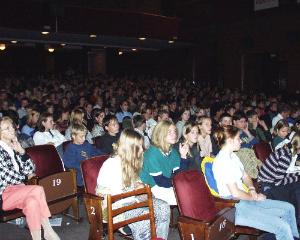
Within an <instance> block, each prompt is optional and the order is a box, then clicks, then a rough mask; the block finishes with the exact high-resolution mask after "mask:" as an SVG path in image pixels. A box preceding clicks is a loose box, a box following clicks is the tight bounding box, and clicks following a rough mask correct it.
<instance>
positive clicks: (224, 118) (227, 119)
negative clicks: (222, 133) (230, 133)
mask: <svg viewBox="0 0 300 240" xmlns="http://www.w3.org/2000/svg"><path fill="white" fill-rule="evenodd" d="M219 125H220V127H224V126H228V125H232V116H231V115H230V114H228V113H226V112H225V113H223V114H222V115H221V117H220V122H219Z"/></svg>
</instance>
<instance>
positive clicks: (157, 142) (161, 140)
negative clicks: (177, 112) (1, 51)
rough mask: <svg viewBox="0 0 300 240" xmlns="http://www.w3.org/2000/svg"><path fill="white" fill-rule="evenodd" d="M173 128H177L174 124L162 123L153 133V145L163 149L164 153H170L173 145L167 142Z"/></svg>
mask: <svg viewBox="0 0 300 240" xmlns="http://www.w3.org/2000/svg"><path fill="white" fill-rule="evenodd" d="M171 126H174V127H175V125H174V123H173V122H171V121H169V120H164V121H161V122H159V123H158V124H157V125H156V126H155V128H154V130H153V133H152V138H151V140H152V143H153V145H154V146H155V147H157V148H159V149H161V150H162V151H163V152H164V153H168V152H169V151H170V149H171V144H170V143H168V142H167V141H166V138H167V135H168V131H169V128H170V127H171ZM175 128H176V127H175Z"/></svg>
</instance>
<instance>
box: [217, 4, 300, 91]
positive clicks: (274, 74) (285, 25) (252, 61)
mask: <svg viewBox="0 0 300 240" xmlns="http://www.w3.org/2000/svg"><path fill="white" fill-rule="evenodd" d="M285 10H286V11H287V12H288V14H287V13H286V12H284V11H283V9H275V10H268V11H262V12H261V13H256V14H255V15H253V16H250V17H249V18H248V19H243V20H242V21H239V22H234V23H228V24H226V23H225V24H222V25H221V26H220V28H219V31H218V36H217V59H218V64H219V65H222V66H223V67H222V76H223V80H224V84H225V85H226V86H228V87H240V86H241V77H242V70H241V69H242V68H241V64H242V56H244V63H245V64H244V71H245V75H244V76H245V82H244V88H245V89H249V88H250V89H253V90H256V89H261V90H264V91H268V90H270V87H276V86H277V87H278V85H280V86H279V87H281V88H283V89H284V85H285V84H286V90H289V91H295V90H297V89H298V90H300V81H299V77H300V14H299V13H300V8H299V7H295V8H294V9H292V8H288V9H285ZM278 76H280V77H281V78H287V81H286V83H284V82H283V83H282V82H280V83H278ZM262 81H263V82H264V83H262ZM268 86H269V89H266V87H268ZM273 89H274V88H273Z"/></svg>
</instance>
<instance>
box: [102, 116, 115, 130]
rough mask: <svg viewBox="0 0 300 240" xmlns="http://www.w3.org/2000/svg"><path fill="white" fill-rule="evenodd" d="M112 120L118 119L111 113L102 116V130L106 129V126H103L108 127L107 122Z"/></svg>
mask: <svg viewBox="0 0 300 240" xmlns="http://www.w3.org/2000/svg"><path fill="white" fill-rule="evenodd" d="M112 120H115V121H117V122H118V119H117V117H116V116H115V115H112V114H108V115H106V116H105V117H104V119H103V126H104V130H105V131H106V128H105V127H108V125H109V123H110V122H111V121H112Z"/></svg>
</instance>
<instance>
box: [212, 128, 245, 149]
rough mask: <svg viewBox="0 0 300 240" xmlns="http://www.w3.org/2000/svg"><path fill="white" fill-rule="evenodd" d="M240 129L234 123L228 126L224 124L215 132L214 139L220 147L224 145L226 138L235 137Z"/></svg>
mask: <svg viewBox="0 0 300 240" xmlns="http://www.w3.org/2000/svg"><path fill="white" fill-rule="evenodd" d="M239 131H240V130H239V129H238V128H237V127H234V126H232V125H228V126H223V127H219V128H218V129H217V130H216V131H215V132H214V135H213V137H214V139H215V141H216V143H217V145H218V146H219V147H222V146H223V145H224V144H225V142H226V140H227V139H228V138H232V139H233V138H234V137H235V136H236V135H237V134H238V133H239Z"/></svg>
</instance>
